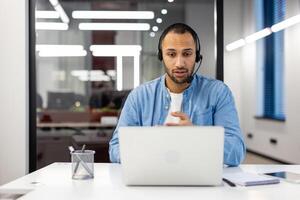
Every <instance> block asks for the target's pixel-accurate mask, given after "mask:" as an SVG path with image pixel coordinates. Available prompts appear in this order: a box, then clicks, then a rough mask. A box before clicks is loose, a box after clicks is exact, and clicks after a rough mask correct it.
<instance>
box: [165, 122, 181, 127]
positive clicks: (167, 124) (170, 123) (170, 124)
mask: <svg viewBox="0 0 300 200" xmlns="http://www.w3.org/2000/svg"><path fill="white" fill-rule="evenodd" d="M165 125H166V126H180V124H178V123H172V122H168V123H166V124H165Z"/></svg>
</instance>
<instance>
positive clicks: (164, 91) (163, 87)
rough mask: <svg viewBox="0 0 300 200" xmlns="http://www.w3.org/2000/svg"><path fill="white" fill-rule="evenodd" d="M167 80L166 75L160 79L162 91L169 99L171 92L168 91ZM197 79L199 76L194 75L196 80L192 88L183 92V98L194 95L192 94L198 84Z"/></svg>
mask: <svg viewBox="0 0 300 200" xmlns="http://www.w3.org/2000/svg"><path fill="white" fill-rule="evenodd" d="M165 79H166V74H164V75H162V76H161V77H160V85H161V89H162V91H163V93H164V95H165V96H167V97H169V96H170V95H169V92H168V89H167V86H166V83H165ZM196 79H198V75H194V78H193V80H192V82H191V84H190V86H189V87H188V88H186V89H185V90H184V91H183V96H184V97H185V96H186V97H189V96H190V95H191V94H192V92H193V90H194V87H195V85H196V84H197V80H196Z"/></svg>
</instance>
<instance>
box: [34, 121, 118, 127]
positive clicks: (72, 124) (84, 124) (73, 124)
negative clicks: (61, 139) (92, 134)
mask: <svg viewBox="0 0 300 200" xmlns="http://www.w3.org/2000/svg"><path fill="white" fill-rule="evenodd" d="M115 126H116V124H105V123H100V122H99V123H98V122H61V123H50V122H49V123H37V128H106V127H107V128H113V127H115Z"/></svg>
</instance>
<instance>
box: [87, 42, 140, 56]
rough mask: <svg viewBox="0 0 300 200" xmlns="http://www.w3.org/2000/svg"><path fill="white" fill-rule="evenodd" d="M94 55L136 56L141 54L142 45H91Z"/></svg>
mask: <svg viewBox="0 0 300 200" xmlns="http://www.w3.org/2000/svg"><path fill="white" fill-rule="evenodd" d="M90 50H91V51H92V52H93V56H99V57H105V56H108V57H109V56H136V55H140V51H141V50H142V47H141V46H140V45H91V46H90Z"/></svg>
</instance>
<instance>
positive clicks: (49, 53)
mask: <svg viewBox="0 0 300 200" xmlns="http://www.w3.org/2000/svg"><path fill="white" fill-rule="evenodd" d="M86 55H87V52H86V50H81V51H40V52H39V56H40V57H83V56H86Z"/></svg>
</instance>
